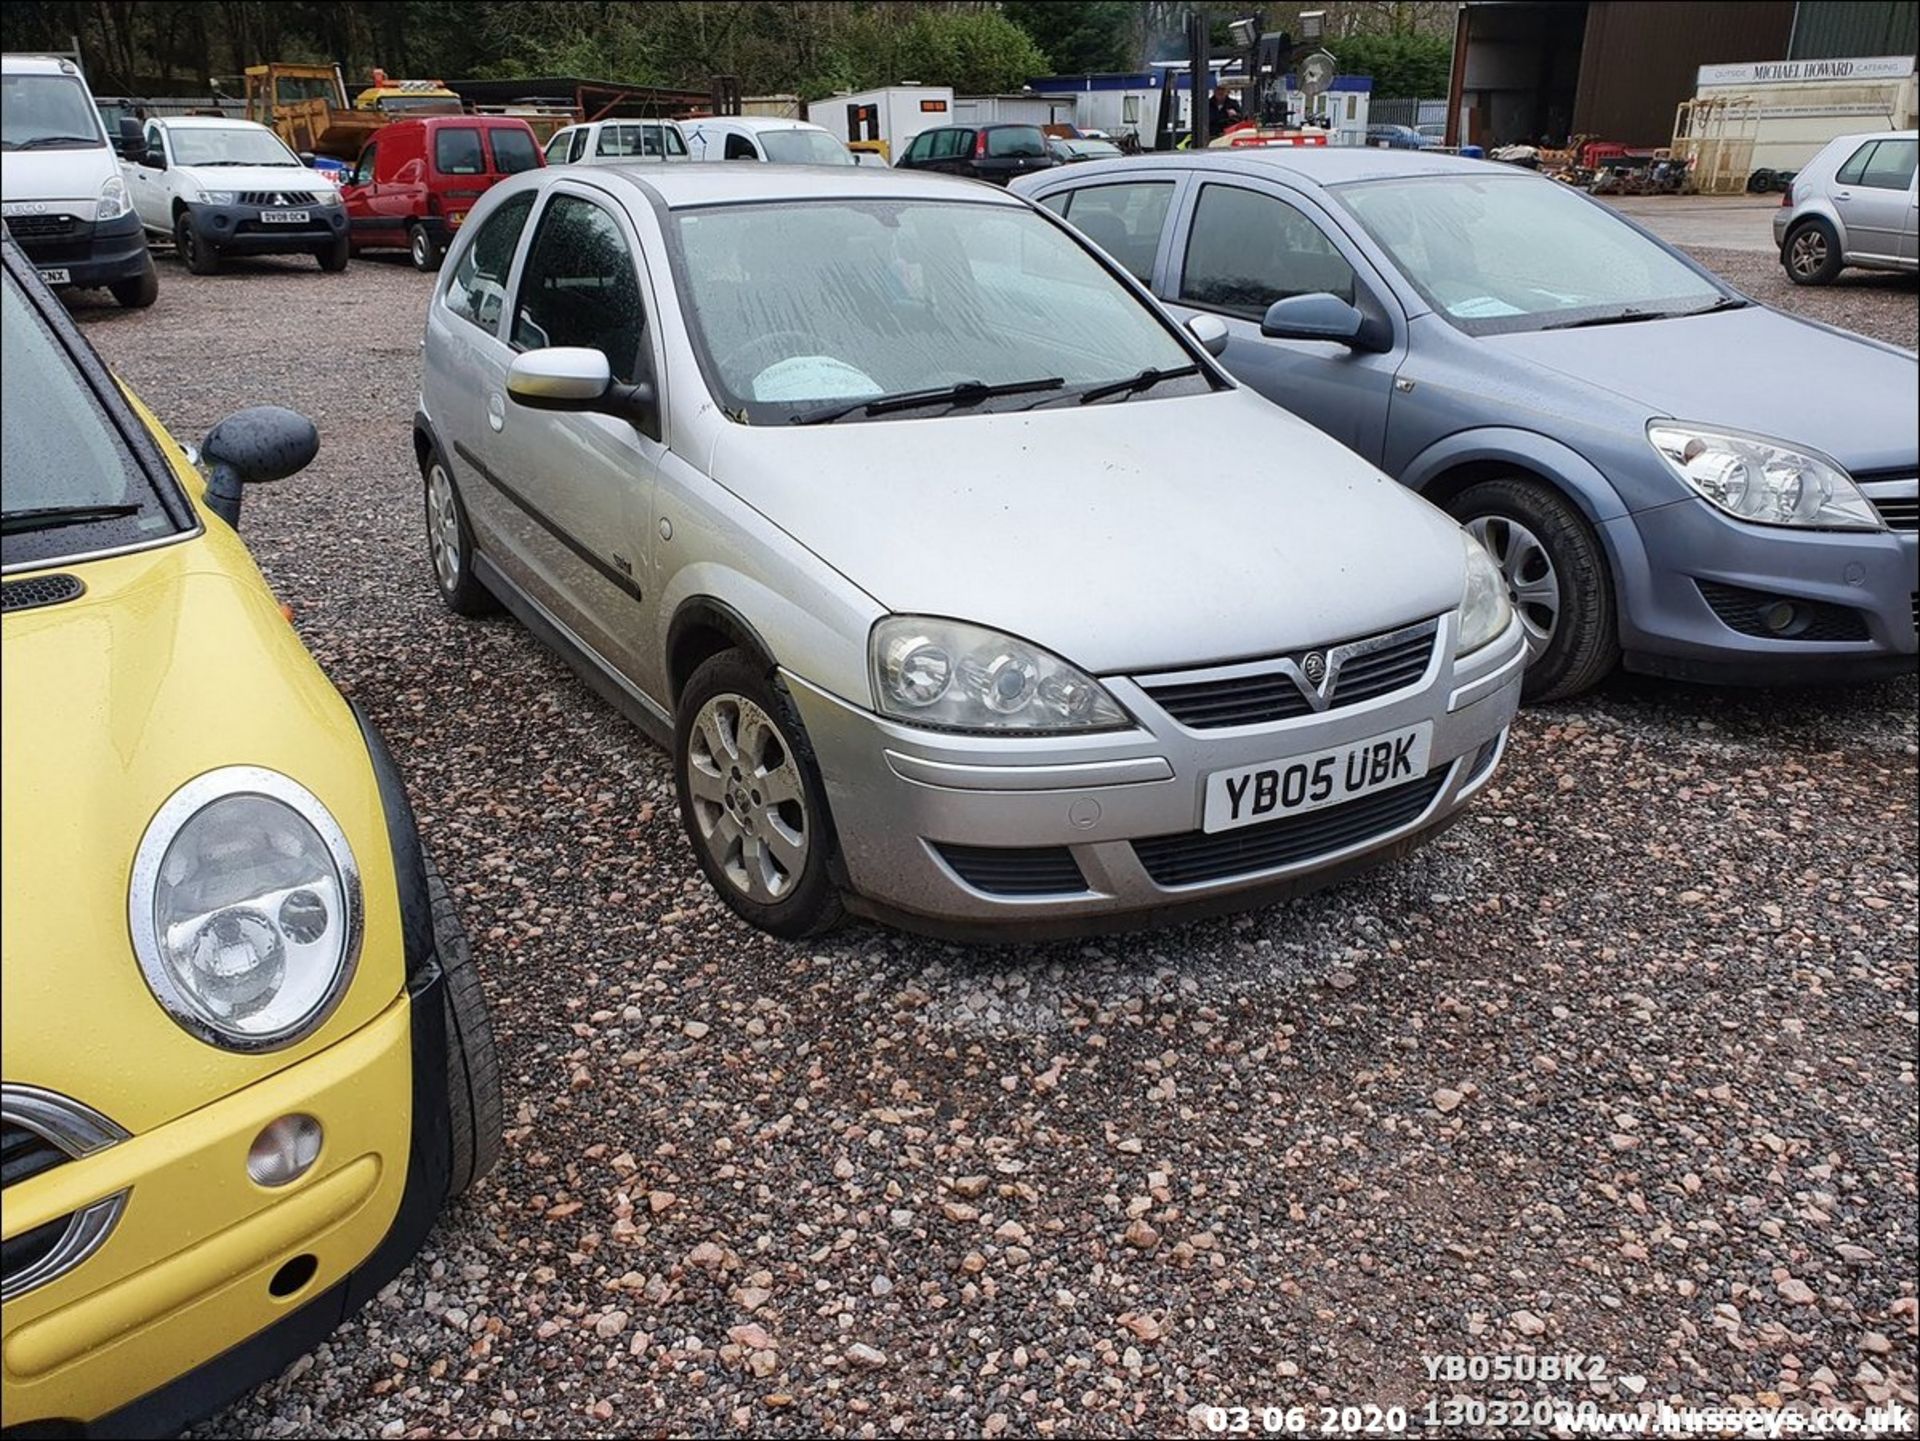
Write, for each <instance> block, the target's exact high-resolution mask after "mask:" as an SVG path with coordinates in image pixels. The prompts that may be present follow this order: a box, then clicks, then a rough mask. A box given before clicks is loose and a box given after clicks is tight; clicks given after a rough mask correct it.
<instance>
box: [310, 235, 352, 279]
mask: <svg viewBox="0 0 1920 1441" xmlns="http://www.w3.org/2000/svg"><path fill="white" fill-rule="evenodd" d="M313 258H314V259H315V260H317V261H319V262H320V268H321V269H322V270H324V271H326V272H327V273H328V274H329V275H338V274H339V273H340V272H341V271H343V270H345V269H346V268H347V262H348V261H349V260H351V259H353V246H352V245H351V244H349V243H348V241H347V237H346V236H344V235H343V236H341V237H340V238H339V239H338V240H336V241H334V242H333V244H331V245H323V246H321V247H320V248H319V249H318V250H316V251H314V252H313Z"/></svg>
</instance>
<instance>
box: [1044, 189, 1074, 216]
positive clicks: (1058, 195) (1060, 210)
mask: <svg viewBox="0 0 1920 1441" xmlns="http://www.w3.org/2000/svg"><path fill="white" fill-rule="evenodd" d="M1040 203H1041V204H1042V205H1044V206H1046V208H1047V209H1049V210H1051V211H1052V212H1053V213H1054V214H1055V215H1058V216H1059V217H1060V218H1061V219H1062V220H1064V219H1066V218H1067V207H1068V206H1069V205H1071V204H1073V192H1072V191H1071V190H1056V191H1054V192H1053V194H1051V195H1047V196H1042V197H1041V200H1040Z"/></svg>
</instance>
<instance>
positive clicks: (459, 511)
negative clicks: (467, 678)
mask: <svg viewBox="0 0 1920 1441" xmlns="http://www.w3.org/2000/svg"><path fill="white" fill-rule="evenodd" d="M435 465H438V466H440V468H441V469H443V470H445V471H446V473H447V488H448V489H449V490H450V491H451V492H452V494H453V514H454V519H455V521H456V522H457V523H458V525H459V527H460V578H459V579H458V580H457V581H455V582H454V585H453V588H452V589H451V590H449V589H448V588H447V587H446V586H444V585H442V584H441V583H440V570H439V568H438V567H437V566H435V565H434V563H433V510H432V507H431V505H430V503H429V501H428V498H427V485H428V481H427V473H428V471H430V470H431V469H432V468H433V467H434V466H435ZM420 519H421V521H422V523H423V525H422V528H423V530H424V532H425V535H426V541H427V573H428V574H429V575H431V576H432V577H433V588H434V590H436V591H437V592H439V595H440V599H441V601H442V603H444V604H445V605H446V607H447V609H448V610H450V611H452V612H453V613H454V614H455V615H464V616H481V615H493V614H495V613H496V612H497V611H498V610H499V609H500V602H499V601H498V600H496V599H495V598H494V595H493V592H492V591H490V590H488V589H487V588H486V586H485V585H483V584H481V582H480V578H479V577H478V576H476V575H475V574H474V573H473V558H474V556H475V555H476V554H477V553H478V552H477V551H476V549H475V547H474V543H473V526H472V525H471V524H470V523H469V522H468V520H467V503H466V501H464V500H463V499H461V497H460V483H459V482H458V481H456V480H455V479H454V478H453V468H452V467H451V466H449V465H448V464H447V463H446V460H445V459H444V458H443V457H442V456H441V455H440V453H439V452H438V451H436V450H429V451H428V452H427V460H426V464H425V465H423V466H421V467H420Z"/></svg>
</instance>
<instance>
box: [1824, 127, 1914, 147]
mask: <svg viewBox="0 0 1920 1441" xmlns="http://www.w3.org/2000/svg"><path fill="white" fill-rule="evenodd" d="M1915 139H1920V130H1862V131H1860V132H1859V133H1858V134H1855V135H1836V136H1834V137H1833V139H1831V140H1829V141H1828V142H1827V144H1829V145H1859V144H1864V143H1865V142H1866V141H1869V140H1915Z"/></svg>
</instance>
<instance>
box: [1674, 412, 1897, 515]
mask: <svg viewBox="0 0 1920 1441" xmlns="http://www.w3.org/2000/svg"><path fill="white" fill-rule="evenodd" d="M1647 439H1648V440H1649V441H1651V442H1652V443H1653V448H1654V449H1655V450H1657V451H1659V452H1660V458H1661V459H1662V460H1664V461H1665V462H1666V463H1667V468H1668V469H1669V470H1671V471H1672V472H1673V473H1674V474H1675V475H1677V476H1679V477H1680V478H1681V479H1682V480H1684V481H1685V482H1686V483H1687V484H1688V485H1690V486H1692V487H1693V488H1694V489H1695V490H1697V491H1698V492H1699V493H1700V494H1701V495H1703V496H1705V497H1706V498H1707V499H1708V500H1710V501H1712V502H1713V503H1714V504H1715V505H1717V506H1719V507H1720V509H1722V510H1724V511H1726V512H1727V514H1729V515H1731V516H1735V517H1737V518H1738V519H1740V520H1750V521H1755V522H1757V523H1759V524H1761V525H1801V526H1811V527H1815V528H1818V529H1822V530H1882V529H1885V527H1884V526H1883V525H1882V524H1881V521H1880V517H1879V516H1878V515H1877V514H1876V513H1875V512H1874V509H1873V506H1872V505H1871V504H1870V503H1869V502H1868V500H1867V498H1866V497H1865V496H1864V495H1862V494H1861V493H1860V490H1859V487H1858V486H1856V485H1855V484H1854V483H1853V480H1852V479H1851V478H1850V477H1849V476H1848V475H1847V473H1846V472H1845V471H1844V470H1842V469H1841V468H1840V467H1839V466H1837V465H1835V464H1834V463H1833V462H1832V461H1830V460H1828V459H1826V458H1825V457H1824V456H1819V455H1815V454H1814V453H1813V452H1812V451H1809V450H1803V449H1800V448H1798V447H1796V446H1791V445H1787V444H1786V443H1784V442H1782V441H1777V440H1768V439H1767V438H1766V437H1764V436H1759V435H1742V434H1740V433H1739V432H1737V431H1729V430H1708V429H1705V428H1703V427H1700V426H1693V425H1685V424H1682V423H1681V422H1678V421H1667V420H1657V421H1654V422H1653V423H1652V424H1651V425H1649V426H1648V427H1647Z"/></svg>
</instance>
